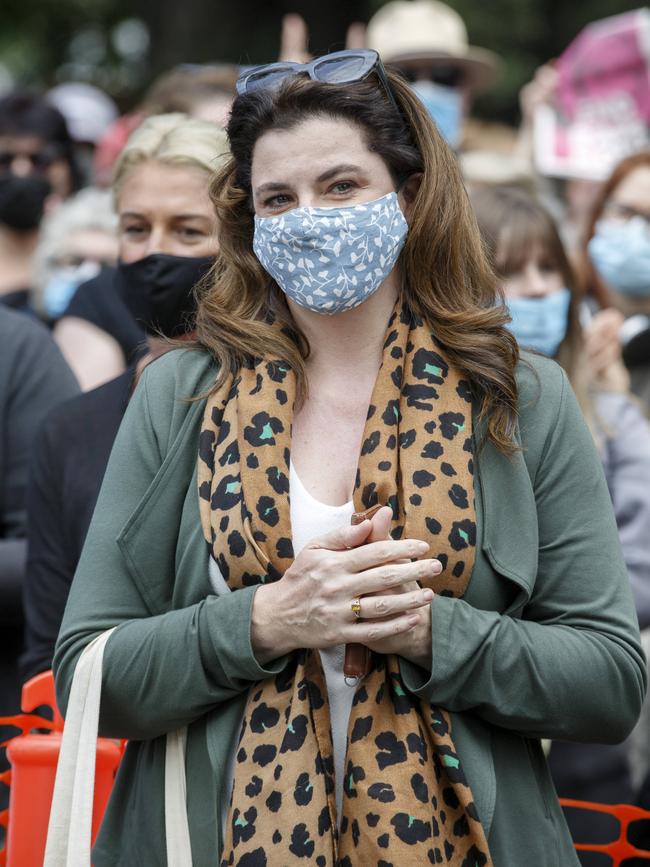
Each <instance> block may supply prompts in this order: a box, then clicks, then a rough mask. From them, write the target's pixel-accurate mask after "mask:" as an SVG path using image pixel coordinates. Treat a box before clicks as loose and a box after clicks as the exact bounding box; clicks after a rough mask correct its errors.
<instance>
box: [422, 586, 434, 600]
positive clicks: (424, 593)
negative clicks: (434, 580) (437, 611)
mask: <svg viewBox="0 0 650 867" xmlns="http://www.w3.org/2000/svg"><path fill="white" fill-rule="evenodd" d="M422 598H423V599H424V601H425V602H430V601H431V600H432V599H433V590H429V589H428V588H427V589H426V590H423V591H422Z"/></svg>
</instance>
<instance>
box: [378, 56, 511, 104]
mask: <svg viewBox="0 0 650 867" xmlns="http://www.w3.org/2000/svg"><path fill="white" fill-rule="evenodd" d="M382 60H383V62H384V63H385V64H386V65H387V66H391V65H395V66H398V65H399V64H400V63H408V62H409V61H427V62H430V63H431V64H432V65H440V66H450V65H453V66H460V67H461V68H462V69H463V72H464V73H465V81H466V83H467V86H468V87H469V88H470V90H472V91H473V92H474V93H477V92H478V91H481V90H486V89H487V88H488V87H489V86H490V85H491V84H492V83H493V82H494V80H495V79H496V77H497V75H498V73H499V71H500V68H501V60H500V58H499V57H498V55H496V54H494V52H492V51H489V50H488V49H487V48H475V47H473V46H471V45H470V46H468V48H467V52H466V53H464V54H462V55H460V54H449V53H444V52H442V51H426V50H423V51H409V52H407V53H402V54H394V55H393V54H391V55H390V56H388V57H386V55H385V54H384V55H382Z"/></svg>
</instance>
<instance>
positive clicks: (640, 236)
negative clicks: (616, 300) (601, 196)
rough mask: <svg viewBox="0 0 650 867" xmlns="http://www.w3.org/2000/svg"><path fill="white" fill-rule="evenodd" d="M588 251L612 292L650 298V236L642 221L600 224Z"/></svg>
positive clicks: (634, 218)
mask: <svg viewBox="0 0 650 867" xmlns="http://www.w3.org/2000/svg"><path fill="white" fill-rule="evenodd" d="M588 249H589V257H590V259H591V261H592V263H593V266H594V268H595V269H596V271H597V272H598V273H599V274H600V276H601V277H602V278H603V280H604V281H605V283H608V284H609V285H610V286H611V287H612V289H616V290H617V291H618V292H622V293H623V294H624V295H633V296H636V297H637V298H639V297H641V298H643V297H647V296H648V295H650V234H649V233H648V225H647V223H646V221H645V220H644V219H643V218H642V217H633V218H632V219H631V220H629V221H628V222H626V223H620V222H617V221H614V220H600V221H599V222H598V224H597V225H596V233H595V234H594V236H593V238H592V239H591V241H589V248H588Z"/></svg>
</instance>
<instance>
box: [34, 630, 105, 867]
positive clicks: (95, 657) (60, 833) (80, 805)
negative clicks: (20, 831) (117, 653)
mask: <svg viewBox="0 0 650 867" xmlns="http://www.w3.org/2000/svg"><path fill="white" fill-rule="evenodd" d="M114 628H115V627H114ZM112 633H113V629H108V630H107V631H106V632H103V633H102V634H101V635H98V636H97V638H95V639H94V640H93V641H91V642H90V644H89V645H88V646H87V647H86V648H85V649H84V651H83V653H82V654H81V656H80V657H79V660H78V661H77V666H76V668H75V672H74V677H73V678H72V687H71V689H70V698H69V700H68V711H67V714H66V720H65V726H64V729H63V736H62V738H61V751H60V753H59V761H58V764H57V768H56V779H55V781H54V794H53V796H52V809H51V811H50V822H49V826H48V831H47V844H46V847H45V858H44V861H43V867H90V835H91V828H92V816H93V795H94V791H95V756H96V749H97V728H98V726H99V703H100V699H101V692H102V659H103V657H104V647H105V646H106V642H107V641H108V639H109V637H110V636H111V634H112Z"/></svg>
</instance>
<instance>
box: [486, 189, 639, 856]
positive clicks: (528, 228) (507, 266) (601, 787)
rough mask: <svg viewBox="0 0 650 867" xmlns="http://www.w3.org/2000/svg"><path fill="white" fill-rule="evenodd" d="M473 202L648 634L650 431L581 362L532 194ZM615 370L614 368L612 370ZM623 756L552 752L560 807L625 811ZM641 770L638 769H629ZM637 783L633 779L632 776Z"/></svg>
mask: <svg viewBox="0 0 650 867" xmlns="http://www.w3.org/2000/svg"><path fill="white" fill-rule="evenodd" d="M472 201H473V204H474V208H475V211H476V215H477V218H478V223H479V228H480V230H481V234H482V236H483V240H484V242H485V245H486V248H487V250H488V253H489V254H490V256H491V257H492V260H493V262H494V265H495V268H496V271H497V273H498V274H499V276H500V277H501V280H502V285H503V289H504V292H505V296H506V297H505V300H506V304H507V306H508V309H509V311H510V315H511V317H512V318H511V322H510V326H509V327H510V329H511V330H512V332H513V334H514V335H515V337H516V338H517V341H518V342H519V345H520V346H522V347H524V348H527V349H532V350H535V351H536V352H539V353H542V354H543V355H547V356H550V357H551V358H555V359H556V360H557V361H558V362H559V363H560V364H561V365H562V366H563V367H564V369H565V371H566V372H567V374H568V376H569V379H570V381H571V383H572V385H573V387H574V389H575V391H576V393H577V395H578V398H579V400H580V404H581V407H582V410H583V412H584V414H585V417H586V418H587V420H588V422H589V425H590V427H591V430H592V433H593V436H594V439H595V440H596V443H597V446H598V449H599V452H600V455H601V459H602V462H603V467H604V470H605V477H606V479H607V485H608V488H609V492H610V495H611V498H612V503H613V506H614V511H615V514H616V522H617V525H618V532H619V538H620V540H621V546H622V549H623V556H624V558H625V563H626V566H627V573H628V577H629V579H630V584H631V587H632V592H633V594H634V600H635V603H636V611H637V615H638V618H639V623H640V625H641V628H642V629H647V628H648V627H650V548H649V547H648V538H649V537H650V426H649V425H648V423H647V421H646V419H645V418H644V416H643V414H642V412H641V410H640V409H639V407H638V406H637V404H636V402H635V401H634V400H633V399H632V398H631V397H629V396H628V395H625V394H622V393H617V392H615V391H606V390H604V389H603V388H602V387H600V386H599V385H598V383H597V381H596V380H595V378H594V376H593V373H592V371H591V368H590V365H589V361H588V359H587V356H586V352H585V346H584V340H583V336H582V327H581V324H580V309H581V308H580V295H579V293H578V291H577V288H576V278H575V275H574V273H573V271H572V269H571V266H570V264H569V261H568V259H567V256H566V253H565V251H564V248H563V246H562V242H561V240H560V237H559V234H558V231H557V228H556V226H555V224H554V222H553V218H552V217H551V215H550V214H549V213H548V212H547V211H546V210H545V208H544V206H543V205H542V204H540V203H539V202H538V201H537V200H536V199H535V198H533V197H532V196H531V195H530V194H528V193H526V192H524V191H523V190H518V189H514V188H506V187H504V188H498V187H496V188H492V189H489V188H487V189H483V190H481V191H478V192H476V193H474V195H473V196H472ZM619 363H620V362H619ZM629 755H630V753H629V746H628V747H623V746H602V745H597V746H595V745H593V744H589V745H587V744H570V743H559V742H558V743H554V745H553V748H552V751H551V768H552V771H553V777H554V781H555V784H556V787H557V789H558V792H559V794H560V795H561V796H562V797H567V798H577V799H582V800H588V801H601V802H606V803H629V802H630V801H632V800H633V797H634V789H633V782H632V775H631V772H630V767H629ZM636 770H637V771H638V770H639V769H638V768H637V769H636ZM635 781H636V782H637V783H638V782H639V779H638V773H637V774H636V775H635ZM568 818H569V822H570V825H571V829H572V832H573V834H574V837H575V839H576V840H584V839H595V837H594V834H593V833H591V832H592V831H593V832H597V831H598V827H599V824H600V823H601V822H602V817H600V816H597V817H595V818H591V817H590V816H589V815H588V814H586V813H584V812H582V811H579V812H576V811H570V812H569V814H568Z"/></svg>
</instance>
